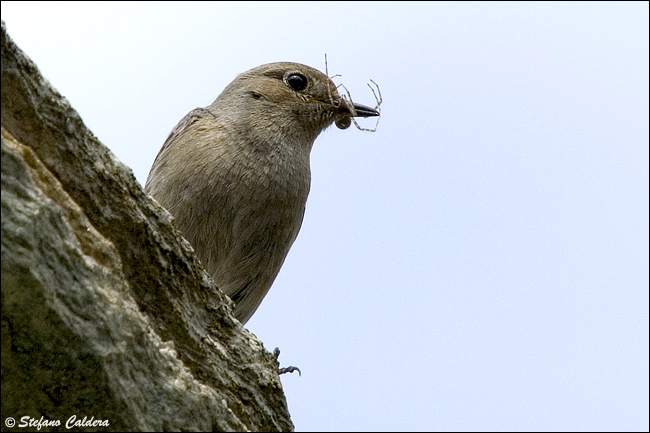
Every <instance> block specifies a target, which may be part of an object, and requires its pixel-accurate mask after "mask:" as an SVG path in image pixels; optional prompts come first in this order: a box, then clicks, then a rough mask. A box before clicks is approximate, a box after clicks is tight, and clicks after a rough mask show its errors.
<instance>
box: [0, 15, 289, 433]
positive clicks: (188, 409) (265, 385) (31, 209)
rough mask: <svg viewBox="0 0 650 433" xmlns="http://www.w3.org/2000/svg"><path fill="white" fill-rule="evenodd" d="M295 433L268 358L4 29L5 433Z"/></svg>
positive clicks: (164, 220) (160, 215)
mask: <svg viewBox="0 0 650 433" xmlns="http://www.w3.org/2000/svg"><path fill="white" fill-rule="evenodd" d="M73 415H76V417H77V418H78V419H83V417H87V419H90V418H91V417H93V418H94V420H106V421H108V422H109V423H110V426H109V427H103V426H95V427H87V428H86V429H88V430H110V431H114V430H118V431H119V430H125V431H141V430H152V431H160V430H223V431H232V430H262V431H277V430H281V431H285V430H293V424H292V422H291V419H290V416H289V413H288V410H287V404H286V400H285V397H284V393H283V391H282V386H281V383H280V380H279V377H278V369H277V364H276V361H275V358H274V357H273V355H272V354H270V353H269V352H268V351H266V350H265V349H264V347H263V346H262V344H261V343H260V342H259V341H258V340H257V339H256V338H255V336H254V335H252V334H250V333H249V332H248V331H246V330H245V329H244V328H243V327H242V326H241V324H240V323H239V322H237V321H236V320H235V319H234V318H233V316H232V311H231V302H230V300H229V299H228V298H227V297H226V296H225V295H223V293H222V292H221V291H219V290H218V288H216V287H215V286H214V283H213V282H212V280H211V279H210V278H209V277H208V276H207V273H205V271H204V270H203V269H202V268H201V265H200V264H199V263H198V261H197V260H196V258H195V257H194V254H193V251H192V248H191V246H190V245H189V244H188V243H187V241H185V240H184V239H183V238H182V237H181V235H180V233H179V232H178V231H177V230H176V229H175V228H174V227H173V225H172V221H171V217H170V215H169V214H168V213H167V212H166V211H165V210H164V209H162V208H161V207H160V206H159V205H158V204H157V203H156V202H155V201H154V200H152V199H151V198H150V197H149V196H147V195H146V194H145V193H144V191H143V190H142V188H141V186H140V185H139V184H138V183H137V181H136V180H135V177H134V176H133V174H132V172H131V170H129V169H128V167H126V166H124V165H123V164H122V163H121V162H119V161H118V160H117V159H116V158H115V156H114V155H113V154H112V153H111V152H110V151H109V150H108V149H107V148H106V147H105V146H103V145H102V144H101V143H100V142H99V141H98V140H97V138H95V137H94V136H93V134H92V133H91V132H90V131H89V130H88V129H87V128H86V127H85V125H84V124H83V122H82V120H81V118H80V117H79V115H78V114H77V113H76V112H75V111H74V110H73V109H72V108H71V107H70V105H69V104H68V102H67V100H66V99H65V98H63V97H62V96H61V95H60V94H58V92H56V90H54V89H53V88H52V87H51V86H50V84H49V83H48V82H47V80H45V79H44V78H43V77H42V76H41V75H40V72H39V71H38V69H37V67H36V66H35V65H34V63H32V62H31V60H29V59H28V58H27V57H26V56H25V55H24V54H23V53H22V52H21V51H20V49H19V48H18V47H17V46H16V45H15V44H14V43H13V41H12V40H11V39H10V38H9V36H8V35H7V34H6V30H5V24H4V22H3V23H2V422H3V424H2V429H3V431H16V430H19V429H18V428H16V427H14V428H8V427H7V426H6V424H5V420H6V418H7V417H13V418H15V419H16V422H17V424H19V423H20V422H21V418H22V417H24V416H28V417H31V418H32V419H34V420H36V421H38V420H45V421H48V420H49V421H54V420H59V421H60V423H61V425H60V426H55V427H44V428H41V431H49V430H61V431H64V430H65V431H67V428H66V426H65V423H66V421H67V420H68V419H69V418H70V417H71V416H73Z"/></svg>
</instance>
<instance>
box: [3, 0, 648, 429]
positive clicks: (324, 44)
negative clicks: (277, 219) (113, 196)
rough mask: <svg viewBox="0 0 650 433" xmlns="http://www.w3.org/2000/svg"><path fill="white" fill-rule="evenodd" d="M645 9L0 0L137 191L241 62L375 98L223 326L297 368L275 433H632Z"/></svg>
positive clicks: (640, 300)
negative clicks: (288, 65) (373, 114)
mask: <svg viewBox="0 0 650 433" xmlns="http://www.w3.org/2000/svg"><path fill="white" fill-rule="evenodd" d="M648 15H649V14H648V3H647V2H643V3H622V2H616V3H601V2H597V3H582V2H581V3H512V2H507V3H437V2H436V3H406V2H398V3H384V2H382V3H348V2H345V3H302V2H300V3H299V2H296V3H274V2H264V3H206V4H203V3H201V4H196V3H191V2H182V3H131V2H129V3H111V4H103V3H80V2H74V3H61V2H46V3H31V4H30V3H26V2H19V3H12V2H2V19H3V20H4V21H5V22H6V24H7V29H8V32H9V34H10V36H11V37H12V38H13V39H14V40H15V42H16V43H17V44H18V46H19V47H20V48H21V49H23V50H24V51H25V52H26V53H27V55H28V56H30V57H31V58H32V60H34V62H35V63H36V64H37V65H38V66H39V68H40V69H41V71H42V73H43V74H44V76H45V77H46V78H47V79H48V80H49V81H50V82H51V83H52V85H53V86H54V87H55V88H57V89H58V90H59V91H60V92H61V93H62V94H63V95H64V96H66V97H67V98H68V99H69V100H70V102H71V104H72V106H73V107H74V108H75V109H76V110H77V111H78V112H79V113H80V115H81V117H82V118H83V120H84V122H85V123H86V125H87V126H88V127H89V128H90V129H91V130H92V131H93V132H94V134H95V135H96V136H97V137H98V138H99V139H100V140H101V141H102V142H103V143H104V144H105V145H106V146H108V147H109V148H110V149H111V150H112V151H113V152H114V153H115V155H116V156H117V157H118V158H119V159H120V160H121V161H122V162H124V163H125V164H127V165H128V166H129V167H131V169H133V172H134V174H135V176H136V177H137V179H138V181H139V182H140V183H142V184H144V182H145V180H146V177H147V174H148V171H149V168H150V167H151V164H152V162H153V160H154V158H155V156H156V154H157V152H158V150H159V149H160V146H161V145H162V143H163V142H164V140H165V138H166V137H167V135H168V134H169V132H170V131H171V129H172V128H173V127H174V125H175V124H176V123H177V122H178V121H179V120H180V119H181V118H182V117H183V116H184V115H185V114H186V113H187V112H188V111H190V110H191V109H193V108H196V107H199V106H205V105H208V104H209V103H210V102H212V101H213V100H214V98H216V96H217V95H218V94H219V93H220V92H221V91H222V90H223V88H225V87H226V85H227V84H228V83H229V82H230V81H231V80H232V79H233V78H235V76H236V75H237V74H239V73H241V72H244V71H246V70H248V69H250V68H252V67H255V66H258V65H261V64H264V63H269V62H276V61H292V62H299V63H304V64H307V65H310V66H313V67H315V68H318V69H320V70H323V71H324V70H325V65H324V55H325V53H327V56H328V63H329V73H330V74H331V75H333V74H340V75H341V76H340V77H338V78H336V80H337V82H338V83H343V84H345V86H346V87H347V88H348V89H349V91H350V93H351V95H352V97H353V98H354V100H355V101H356V102H360V103H362V104H365V105H374V98H373V95H372V93H371V92H370V90H369V89H368V87H367V86H366V83H368V82H369V79H373V80H374V81H375V82H377V83H378V84H379V86H380V88H381V92H382V95H383V100H384V101H383V104H382V107H381V108H382V118H381V121H380V123H379V127H378V129H377V131H376V132H374V133H371V132H363V131H359V130H356V129H355V128H354V126H353V127H351V128H349V129H347V130H339V129H337V128H336V127H332V128H330V129H328V130H327V131H325V132H324V133H323V134H322V135H321V136H320V137H319V138H318V139H317V140H316V143H315V145H314V148H313V151H312V161H311V165H312V189H311V193H310V197H309V201H308V203H307V211H306V215H305V219H304V223H303V227H302V230H301V232H300V234H299V236H298V239H297V241H296V243H295V244H294V246H293V248H292V250H291V252H290V253H289V256H288V258H287V260H286V262H285V264H284V266H283V268H282V271H281V272H280V275H279V276H278V278H277V280H276V281H275V283H274V285H273V287H272V288H271V290H270V292H269V294H268V295H267V297H266V298H265V300H264V302H263V303H262V305H261V307H260V309H259V310H258V311H257V313H256V314H255V315H254V316H253V318H252V319H251V320H250V321H249V322H248V324H247V326H246V327H247V328H248V329H249V330H250V331H251V332H253V333H254V334H256V335H257V337H258V338H259V339H260V340H261V341H262V342H263V343H264V345H265V347H266V348H267V349H268V350H273V348H274V347H276V346H277V347H280V349H281V350H282V354H281V357H280V360H281V362H282V364H283V365H289V364H290V365H296V366H299V367H300V369H301V370H302V376H301V377H299V376H298V375H297V374H294V375H285V376H283V377H282V383H283V387H284V390H285V393H286V396H287V402H288V405H289V410H290V413H291V416H292V419H293V422H294V423H295V426H296V429H297V430H298V431H312V430H325V431H339V430H349V431H366V430H370V431H378V430H393V431H397V430H412V431H422V430H442V431H458V430H559V431H565V430H566V431H583V430H586V431H594V430H604V431H610V430H611V431H647V430H648V429H649V421H648V404H649V401H648V381H649V377H648V359H649V355H648V338H649V336H648V317H649V314H648V302H649V300H648V285H649V278H648V266H649V263H648V254H649V249H648V235H649V233H648V218H649V215H648V179H649V168H648V148H649V145H648V142H649V137H648V131H649V127H648V117H649V113H648V105H649V100H648V92H649V90H648V82H649V75H648V52H649V46H648V34H649V29H648ZM366 126H372V122H371V123H370V125H366ZM197 181H200V180H197ZM17 415H18V416H22V415H30V414H17ZM89 415H91V414H89Z"/></svg>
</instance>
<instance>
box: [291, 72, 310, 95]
mask: <svg viewBox="0 0 650 433" xmlns="http://www.w3.org/2000/svg"><path fill="white" fill-rule="evenodd" d="M286 81H287V85H288V86H289V87H291V88H292V89H293V90H295V91H296V92H300V91H301V90H305V88H306V87H307V78H306V77H305V76H304V75H302V74H298V73H295V74H291V75H289V76H288V77H287V79H286Z"/></svg>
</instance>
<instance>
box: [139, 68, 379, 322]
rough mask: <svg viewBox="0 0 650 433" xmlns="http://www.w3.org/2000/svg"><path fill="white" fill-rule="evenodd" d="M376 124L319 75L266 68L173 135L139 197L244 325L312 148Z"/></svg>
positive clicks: (280, 242) (295, 206)
mask: <svg viewBox="0 0 650 433" xmlns="http://www.w3.org/2000/svg"><path fill="white" fill-rule="evenodd" d="M369 116H379V112H378V111H377V110H376V109H374V108H370V107H366V106H364V105H360V104H353V103H351V102H349V101H347V100H346V99H345V98H342V97H341V95H340V94H339V93H338V91H337V88H336V86H335V85H334V83H333V82H332V81H331V80H330V79H329V77H327V76H326V75H325V74H323V73H322V72H320V71H318V70H316V69H314V68H311V67H309V66H305V65H301V64H298V63H284V62H283V63H269V64H266V65H262V66H259V67H257V68H254V69H251V70H250V71H248V72H244V73H243V74H240V75H239V76H238V77H237V78H235V80H234V81H233V82H232V83H230V84H229V85H228V87H226V89H225V90H224V91H223V93H221V95H219V96H218V97H217V99H216V100H215V101H214V102H213V103H212V104H211V105H209V106H207V107H205V108H197V109H195V110H192V111H191V112H190V113H189V114H187V116H185V118H183V120H181V121H180V122H179V123H178V125H176V127H175V128H174V129H173V130H172V132H171V134H170V135H169V137H168V138H167V141H165V144H164V145H163V147H162V149H161V150H160V152H159V153H158V156H157V157H156V160H155V161H154V163H153V166H152V167H151V172H150V173H149V178H148V179H147V183H146V186H145V189H146V191H147V192H148V193H150V194H151V195H152V196H153V197H154V198H155V199H156V200H157V201H158V202H159V203H160V204H161V205H162V206H164V207H165V208H166V209H167V210H168V211H169V212H170V213H171V214H172V215H173V216H174V217H175V219H176V224H177V226H178V228H179V229H180V230H181V231H182V232H183V234H184V235H185V238H186V239H187V240H188V241H189V242H190V243H191V244H192V246H193V247H194V249H195V251H196V253H197V255H198V257H199V259H200V260H201V262H202V263H203V265H204V266H205V268H206V270H207V271H208V272H209V273H210V274H211V275H212V276H213V278H214V280H215V282H216V283H217V285H218V286H219V288H221V290H223V291H224V292H225V293H226V294H227V295H228V296H230V298H231V299H232V300H233V301H234V303H235V316H236V317H237V319H239V321H240V322H241V323H242V324H244V323H246V322H247V321H248V319H249V318H250V317H251V316H252V315H253V313H254V312H255V310H257V307H258V306H259V305H260V303H261V302H262V299H263V298H264V296H265V295H266V293H267V292H268V290H269V288H270V287H271V284H272V283H273V280H274V279H275V277H276V276H277V274H278V272H279V271H280V267H281V266H282V263H283V262H284V259H285V257H286V256H287V253H288V252H289V248H290V247H291V245H292V244H293V241H294V240H295V239H296V236H297V235H298V231H299V230H300V225H301V224H302V219H303V215H304V212H305V203H306V201H307V194H308V193H309V185H310V169H309V153H310V151H311V148H312V145H313V143H314V140H315V139H316V137H317V136H318V134H320V133H321V131H323V130H324V129H325V128H327V127H328V126H330V125H331V124H332V123H333V122H336V124H337V126H339V128H342V129H345V128H347V127H348V126H350V120H351V118H352V117H369Z"/></svg>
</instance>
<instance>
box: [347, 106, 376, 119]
mask: <svg viewBox="0 0 650 433" xmlns="http://www.w3.org/2000/svg"><path fill="white" fill-rule="evenodd" d="M353 105H354V110H350V111H351V112H352V113H355V114H354V116H353V117H375V116H379V111H377V110H375V109H374V108H370V107H368V106H366V105H362V104H353Z"/></svg>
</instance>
